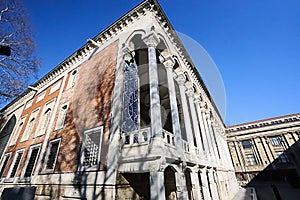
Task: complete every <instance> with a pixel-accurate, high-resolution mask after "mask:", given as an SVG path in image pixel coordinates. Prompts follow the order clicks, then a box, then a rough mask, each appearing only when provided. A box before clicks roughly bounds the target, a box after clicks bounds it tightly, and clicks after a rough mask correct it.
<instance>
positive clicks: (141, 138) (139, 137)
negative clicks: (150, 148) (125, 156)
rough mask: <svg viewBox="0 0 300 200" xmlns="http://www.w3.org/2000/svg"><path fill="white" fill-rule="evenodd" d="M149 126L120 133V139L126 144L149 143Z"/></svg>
mask: <svg viewBox="0 0 300 200" xmlns="http://www.w3.org/2000/svg"><path fill="white" fill-rule="evenodd" d="M149 139H150V128H145V129H141V130H137V131H133V132H130V133H122V137H121V141H122V142H123V144H124V145H125V146H126V145H133V144H136V145H138V144H145V143H149Z"/></svg>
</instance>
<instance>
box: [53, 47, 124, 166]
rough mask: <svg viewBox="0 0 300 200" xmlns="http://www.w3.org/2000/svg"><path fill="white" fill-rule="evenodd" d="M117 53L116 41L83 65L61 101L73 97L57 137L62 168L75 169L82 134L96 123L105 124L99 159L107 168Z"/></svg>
mask: <svg viewBox="0 0 300 200" xmlns="http://www.w3.org/2000/svg"><path fill="white" fill-rule="evenodd" d="M117 52H118V42H114V43H113V44H111V45H110V46H108V47H106V48H105V49H103V50H102V51H100V52H99V53H97V54H96V55H94V56H93V57H92V58H91V59H90V60H88V61H86V62H84V63H83V64H81V65H80V66H79V68H78V74H79V76H78V79H77V81H76V85H75V87H74V88H73V89H72V91H66V92H65V93H64V94H63V97H62V100H61V104H63V103H64V102H66V101H68V100H70V107H69V111H68V114H67V118H66V124H65V129H63V130H62V131H60V132H59V133H58V134H56V137H62V144H61V149H60V153H59V156H58V163H57V169H59V171H62V172H66V171H76V168H77V163H78V160H79V156H80V155H79V154H80V153H79V152H80V146H81V145H80V144H81V142H82V134H83V132H84V131H85V130H88V129H91V128H93V127H97V126H104V131H103V138H102V145H101V158H100V161H101V168H102V169H103V167H104V165H103V164H105V159H106V154H107V149H108V144H107V141H108V137H109V126H110V110H111V101H112V93H113V88H114V80H115V68H116V59H117Z"/></svg>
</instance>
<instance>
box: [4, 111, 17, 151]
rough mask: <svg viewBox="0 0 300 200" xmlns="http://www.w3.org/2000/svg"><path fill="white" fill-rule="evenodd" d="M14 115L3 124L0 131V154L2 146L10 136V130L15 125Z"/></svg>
mask: <svg viewBox="0 0 300 200" xmlns="http://www.w3.org/2000/svg"><path fill="white" fill-rule="evenodd" d="M16 121H17V120H16V116H15V115H13V116H12V117H11V118H10V119H9V120H8V122H7V123H6V124H5V126H4V128H3V129H2V131H1V132H0V156H1V155H2V153H3V151H4V148H5V147H6V144H7V142H8V140H9V138H10V135H11V133H12V131H13V130H14V127H15V125H16Z"/></svg>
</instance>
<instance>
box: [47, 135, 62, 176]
mask: <svg viewBox="0 0 300 200" xmlns="http://www.w3.org/2000/svg"><path fill="white" fill-rule="evenodd" d="M59 145H60V139H59V140H54V141H51V142H50V144H49V148H48V152H47V156H46V158H47V159H46V165H45V171H53V170H54V168H55V163H56V159H57V154H58V150H59Z"/></svg>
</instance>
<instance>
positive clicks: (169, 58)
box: [163, 55, 175, 69]
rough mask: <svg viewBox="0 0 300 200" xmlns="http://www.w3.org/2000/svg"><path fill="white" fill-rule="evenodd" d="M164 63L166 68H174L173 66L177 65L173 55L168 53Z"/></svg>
mask: <svg viewBox="0 0 300 200" xmlns="http://www.w3.org/2000/svg"><path fill="white" fill-rule="evenodd" d="M163 64H164V66H165V67H166V68H170V69H173V66H174V65H175V61H174V59H173V58H172V56H171V55H167V56H165V57H164V61H163Z"/></svg>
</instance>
